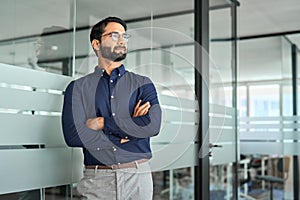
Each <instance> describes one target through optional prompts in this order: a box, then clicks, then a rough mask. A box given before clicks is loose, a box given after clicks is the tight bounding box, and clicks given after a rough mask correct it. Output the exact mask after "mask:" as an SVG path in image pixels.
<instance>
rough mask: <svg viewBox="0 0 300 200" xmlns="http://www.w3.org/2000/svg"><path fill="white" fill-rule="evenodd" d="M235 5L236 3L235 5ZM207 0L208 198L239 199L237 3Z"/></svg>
mask: <svg viewBox="0 0 300 200" xmlns="http://www.w3.org/2000/svg"><path fill="white" fill-rule="evenodd" d="M235 3H236V4H235ZM235 3H233V2H230V3H229V1H211V6H210V12H209V18H210V19H209V27H210V28H209V36H210V46H209V51H210V53H209V55H210V59H211V60H212V62H211V64H210V75H209V76H210V86H209V88H210V96H209V104H210V110H209V118H210V125H209V131H210V135H209V137H210V138H209V145H210V147H211V155H210V199H216V200H217V199H228V200H229V199H240V198H241V196H239V194H238V188H239V185H238V182H239V180H238V177H237V176H238V174H237V167H239V166H238V163H239V160H240V156H239V142H238V134H237V127H236V124H237V121H236V120H237V118H236V114H237V101H236V92H237V90H236V89H237V88H236V81H237V65H236V64H237V37H236V36H237V35H236V34H237V21H236V19H237V10H236V6H237V5H238V4H237V2H235Z"/></svg>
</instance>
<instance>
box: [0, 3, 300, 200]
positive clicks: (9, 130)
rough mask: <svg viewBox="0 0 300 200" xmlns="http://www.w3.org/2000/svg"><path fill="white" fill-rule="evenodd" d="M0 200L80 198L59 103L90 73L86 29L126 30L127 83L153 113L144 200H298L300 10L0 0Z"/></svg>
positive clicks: (78, 158) (78, 156)
mask: <svg viewBox="0 0 300 200" xmlns="http://www.w3.org/2000/svg"><path fill="white" fill-rule="evenodd" d="M0 5H1V6H0V11H1V12H0V16H1V17H0V25H1V31H0V94H1V98H0V123H1V126H0V135H1V140H0V163H1V164H0V169H1V170H0V177H1V178H0V199H1V200H2V199H3V200H14V199H16V200H21V199H32V200H40V199H41V200H44V199H46V200H51V199H55V200H71V199H74V200H76V199H80V197H79V195H78V193H77V191H76V185H77V183H78V181H79V180H80V178H81V177H82V171H83V167H84V166H83V161H82V160H83V156H82V151H81V149H80V148H70V147H68V146H67V145H66V143H65V141H64V138H63V134H62V128H61V126H62V125H61V110H62V104H63V97H64V90H65V88H66V86H67V85H68V83H69V82H70V81H72V80H74V79H78V78H80V77H82V76H84V75H87V74H88V73H91V72H92V71H93V70H94V67H95V66H96V65H97V58H96V56H95V54H94V52H93V49H92V48H91V45H90V41H89V33H90V29H91V27H92V26H93V25H94V24H95V23H96V22H98V21H99V20H101V19H103V18H105V17H108V16H118V17H120V18H122V19H124V20H125V21H126V23H127V26H128V31H127V32H128V33H129V34H130V35H131V36H132V37H131V38H130V41H129V43H128V48H129V50H128V53H127V58H126V59H125V60H124V62H123V63H124V66H125V67H126V69H127V70H129V71H132V72H135V73H139V74H143V75H146V76H149V77H150V78H151V79H152V80H153V82H154V84H155V86H156V88H157V92H158V97H159V101H160V104H161V107H162V111H163V112H162V114H163V117H162V126H161V130H160V134H159V135H158V136H155V137H153V138H151V148H152V151H153V158H152V159H151V170H152V177H153V185H154V191H153V199H155V200H166V199H170V200H189V199H197V200H198V199H202V200H204V199H212V200H222V199H224V200H225V199H226V200H231V199H245V200H256V199H260V200H262V199H264V200H268V199H278V200H279V199H286V200H297V199H299V197H300V195H299V193H300V192H299V189H300V186H299V184H300V183H299V177H300V176H299V173H300V170H299V154H300V133H299V132H298V129H299V127H298V126H299V125H298V124H299V123H298V122H299V121H300V118H299V114H298V113H300V97H299V95H298V94H299V92H298V90H300V87H299V84H298V80H299V78H298V77H300V75H298V74H300V70H299V66H300V63H299V60H300V58H299V55H300V23H299V19H300V1H299V0H285V1H281V0H251V1H250V0H184V1H182V0H163V1H159V0H126V1H121V0H112V1H105V0H63V1H62V0H44V1H38V0H26V1H24V0H1V1H0Z"/></svg>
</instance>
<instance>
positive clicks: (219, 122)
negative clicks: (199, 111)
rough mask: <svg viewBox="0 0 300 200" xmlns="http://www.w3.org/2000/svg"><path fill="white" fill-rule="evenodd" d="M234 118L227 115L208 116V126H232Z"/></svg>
mask: <svg viewBox="0 0 300 200" xmlns="http://www.w3.org/2000/svg"><path fill="white" fill-rule="evenodd" d="M234 123H235V121H234V119H233V118H228V117H212V116H211V117H209V125H210V126H218V127H220V128H222V127H223V126H229V127H234Z"/></svg>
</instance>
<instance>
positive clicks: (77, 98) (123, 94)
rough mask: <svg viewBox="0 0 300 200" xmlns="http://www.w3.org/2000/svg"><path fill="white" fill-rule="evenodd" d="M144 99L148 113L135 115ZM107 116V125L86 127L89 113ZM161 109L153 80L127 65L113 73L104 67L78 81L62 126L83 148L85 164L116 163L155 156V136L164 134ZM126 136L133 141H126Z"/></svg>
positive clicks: (73, 143) (67, 93)
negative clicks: (124, 141)
mask: <svg viewBox="0 0 300 200" xmlns="http://www.w3.org/2000/svg"><path fill="white" fill-rule="evenodd" d="M139 100H142V103H141V105H142V104H144V103H145V102H149V103H150V105H151V107H150V109H149V111H148V113H147V114H146V115H144V116H139V117H132V115H133V111H134V107H135V105H136V104H137V102H138V101H139ZM95 117H104V130H99V131H95V130H92V129H89V128H88V127H86V124H85V123H86V120H87V119H89V118H95ZM160 124H161V108H160V106H159V102H158V98H157V93H156V89H155V87H154V85H153V83H152V82H151V80H150V79H149V78H147V77H145V76H140V75H137V74H135V73H132V72H128V71H126V70H125V68H124V66H123V65H121V66H120V67H118V68H116V69H114V70H113V71H112V72H111V74H110V75H108V74H107V73H106V71H105V70H102V69H100V68H98V67H96V68H95V71H94V72H93V73H91V74H88V75H87V76H85V77H82V78H80V79H78V80H76V81H72V82H71V83H70V84H69V85H68V87H67V89H66V91H65V97H64V105H63V112H62V125H63V133H64V138H65V141H66V143H67V145H69V146H71V147H82V148H83V153H84V164H85V165H112V164H118V163H126V162H131V161H134V160H139V159H142V158H147V159H150V158H151V157H152V154H151V148H150V137H151V136H155V135H157V134H158V133H159V130H160ZM121 139H129V142H126V143H120V141H121Z"/></svg>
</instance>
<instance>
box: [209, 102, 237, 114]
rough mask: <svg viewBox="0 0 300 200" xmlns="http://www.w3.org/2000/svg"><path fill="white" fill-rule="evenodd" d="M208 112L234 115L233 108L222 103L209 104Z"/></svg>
mask: <svg viewBox="0 0 300 200" xmlns="http://www.w3.org/2000/svg"><path fill="white" fill-rule="evenodd" d="M209 113H216V114H224V115H228V116H234V115H235V109H234V108H232V107H226V106H223V105H217V104H209Z"/></svg>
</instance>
